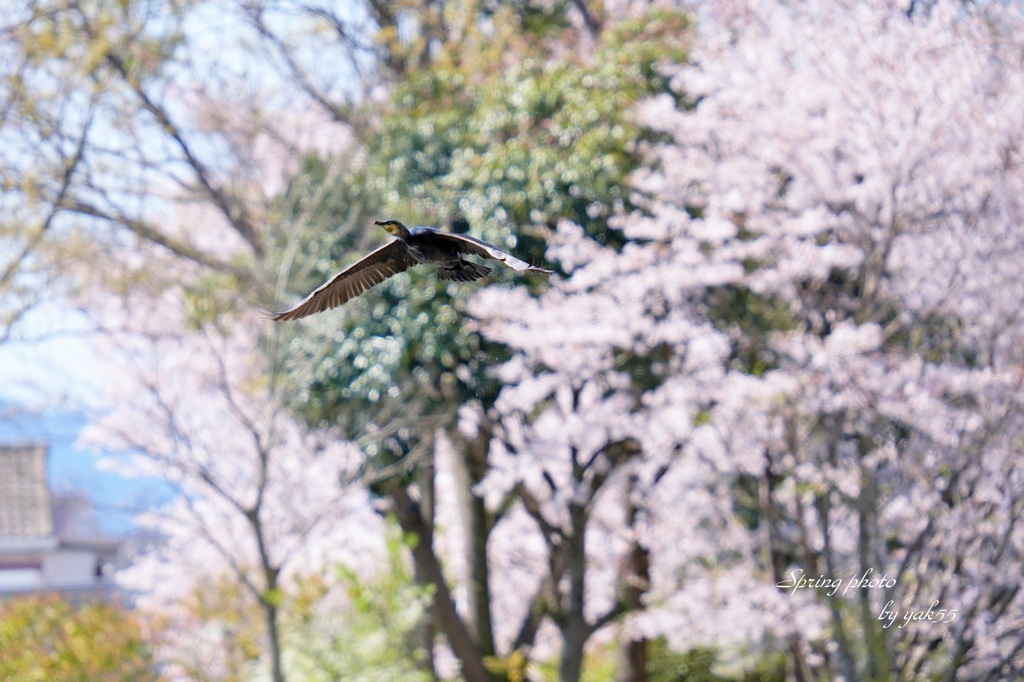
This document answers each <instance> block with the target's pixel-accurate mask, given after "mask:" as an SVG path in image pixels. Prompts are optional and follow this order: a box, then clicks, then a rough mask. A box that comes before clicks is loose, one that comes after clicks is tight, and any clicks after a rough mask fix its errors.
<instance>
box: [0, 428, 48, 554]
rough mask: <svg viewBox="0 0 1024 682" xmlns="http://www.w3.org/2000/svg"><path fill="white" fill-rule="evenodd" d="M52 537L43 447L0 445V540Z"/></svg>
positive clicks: (44, 447) (38, 445) (36, 445)
mask: <svg viewBox="0 0 1024 682" xmlns="http://www.w3.org/2000/svg"><path fill="white" fill-rule="evenodd" d="M52 535H53V514H52V512H51V510H50V491H49V487H48V485H47V481H46V446H45V445H41V444H27V445H0V538H39V537H47V536H52Z"/></svg>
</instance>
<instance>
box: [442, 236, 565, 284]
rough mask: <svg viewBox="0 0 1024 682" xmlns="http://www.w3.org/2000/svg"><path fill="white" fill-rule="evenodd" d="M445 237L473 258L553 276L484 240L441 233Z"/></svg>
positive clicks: (548, 271) (519, 270)
mask: <svg viewBox="0 0 1024 682" xmlns="http://www.w3.org/2000/svg"><path fill="white" fill-rule="evenodd" d="M440 234H442V235H443V236H444V237H446V238H448V239H451V240H453V241H455V242H456V243H457V245H458V247H459V251H461V252H462V253H467V254H469V255H472V256H480V257H481V258H490V259H491V260H497V261H501V262H502V263H504V264H505V265H507V266H509V267H510V268H512V269H513V270H515V271H516V272H528V271H529V272H546V273H548V274H551V270H545V269H544V268H538V267H536V266H534V265H530V264H529V263H527V262H526V261H524V260H519V259H518V258H516V257H515V256H513V255H512V254H511V253H506V252H505V251H502V250H501V249H499V248H498V247H497V246H494V245H493V244H488V243H487V242H485V241H483V240H482V239H477V238H476V237H470V236H469V235H468V234H451V233H449V232H444V233H440Z"/></svg>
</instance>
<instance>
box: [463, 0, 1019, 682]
mask: <svg viewBox="0 0 1024 682" xmlns="http://www.w3.org/2000/svg"><path fill="white" fill-rule="evenodd" d="M699 16H700V17H701V18H702V20H703V23H702V25H701V29H700V31H699V33H698V36H697V39H696V41H695V44H694V51H693V55H692V60H693V66H691V67H687V68H684V69H682V70H680V71H679V72H678V73H677V74H676V75H675V78H676V81H675V82H676V87H677V92H678V96H677V97H675V98H672V97H661V98H660V99H656V100H654V101H652V102H650V103H649V104H647V105H646V106H644V107H643V108H642V109H641V111H640V112H639V115H640V116H641V117H642V120H644V121H645V122H647V123H648V124H650V125H652V126H655V127H657V128H659V129H661V130H663V131H664V132H665V133H666V135H667V137H668V141H667V142H666V143H665V144H662V145H658V146H657V147H655V148H654V149H653V150H652V151H653V152H654V153H655V155H656V160H655V162H654V163H652V165H651V169H650V170H648V171H645V172H641V173H638V174H637V176H636V179H635V186H636V190H637V193H638V194H637V198H636V201H637V202H638V203H640V204H641V205H643V206H644V207H645V209H646V210H645V211H644V212H643V213H640V214H637V215H631V216H627V217H624V218H623V219H622V220H621V221H620V223H619V227H620V228H621V230H622V232H623V235H624V237H625V238H626V240H627V243H626V245H625V246H624V247H623V248H622V249H621V250H616V249H613V248H608V247H604V246H602V245H600V244H598V243H595V242H592V241H590V240H587V239H585V238H584V235H583V233H582V231H581V230H580V229H579V228H578V227H576V226H574V225H572V224H568V223H564V224H562V225H560V226H559V230H558V232H557V234H556V235H555V236H554V239H553V241H552V246H551V249H550V251H549V257H551V258H553V259H555V260H557V261H559V262H561V264H562V268H563V270H564V271H565V272H566V273H567V277H566V279H565V280H563V281H561V282H559V283H558V284H557V285H556V286H554V287H553V288H552V289H551V290H550V291H549V292H547V293H546V294H545V295H543V296H542V297H541V298H540V299H539V300H531V299H529V298H528V297H526V296H525V295H523V293H522V292H505V291H494V290H490V291H486V292H482V293H481V294H479V295H478V296H477V298H476V299H475V301H474V305H473V308H472V310H473V312H474V314H475V315H476V316H477V317H479V318H480V319H481V325H482V328H483V329H484V331H485V333H486V334H487V335H488V336H490V337H492V338H494V339H497V340H500V341H502V342H504V343H507V344H509V345H511V346H513V347H516V348H518V349H519V352H518V354H517V356H516V357H515V358H513V360H512V361H510V362H509V363H508V364H507V365H506V366H505V367H504V368H503V369H502V374H503V378H504V379H505V380H506V381H507V382H508V384H509V386H508V387H507V388H506V389H505V390H504V391H503V393H502V397H501V399H500V400H499V402H498V404H497V408H496V409H498V410H499V411H500V412H502V413H503V414H507V415H513V416H514V415H523V417H522V420H521V421H522V425H521V426H520V427H517V428H516V429H514V430H511V431H510V432H509V433H507V434H498V436H497V437H496V438H495V439H494V440H493V441H492V445H491V448H492V454H493V457H494V467H493V469H492V471H491V472H490V474H489V475H488V478H487V479H486V480H485V481H484V483H483V484H482V487H484V488H485V489H486V490H487V491H488V494H489V495H490V499H491V500H492V504H499V503H500V501H501V500H504V499H506V498H507V496H509V495H510V494H511V493H512V491H515V490H521V489H525V490H526V491H528V493H529V494H528V495H526V496H523V497H522V500H523V502H522V504H523V506H524V508H525V509H526V511H527V512H528V513H529V514H530V516H531V518H533V519H534V521H535V526H536V528H535V532H536V533H537V534H538V535H539V536H540V537H545V538H550V539H549V540H548V541H547V542H548V544H549V546H551V547H552V548H553V549H551V550H549V552H548V555H549V556H551V557H555V556H559V552H558V551H556V550H555V549H554V548H557V547H560V545H561V543H565V542H568V540H567V538H570V537H571V538H573V541H575V542H576V543H578V545H580V546H579V547H577V549H576V550H575V554H576V556H577V557H578V556H581V555H584V554H585V553H586V552H587V551H591V552H593V551H595V549H596V548H597V547H599V548H600V550H597V551H599V552H600V554H601V555H602V556H603V557H604V560H603V561H597V560H593V561H590V562H587V563H586V564H585V566H586V568H585V570H583V571H582V572H580V571H579V570H578V569H577V571H576V573H575V574H572V573H571V572H570V577H569V578H568V579H562V574H561V573H560V571H561V570H566V569H562V568H561V567H560V566H559V565H558V564H557V562H554V561H550V562H549V568H548V570H547V571H546V572H542V573H541V574H539V575H537V576H536V578H535V580H537V581H538V583H540V582H542V581H543V580H549V581H551V582H552V583H553V584H554V585H555V593H556V597H557V599H558V600H560V601H557V602H556V603H561V604H565V605H570V606H573V608H574V609H575V612H574V614H573V615H572V616H570V615H568V614H564V613H563V614H561V615H559V616H556V617H555V622H556V623H558V625H559V629H560V631H561V635H562V640H563V657H564V656H565V655H566V654H567V652H568V650H569V649H571V648H573V647H577V646H581V645H580V644H578V642H579V641H580V635H579V634H578V633H579V632H583V633H586V634H589V632H588V630H589V631H593V630H594V629H595V628H597V627H599V626H601V625H603V624H606V621H605V620H604V616H605V614H613V613H614V611H615V607H614V606H610V604H611V603H612V602H611V597H610V594H611V592H610V591H609V590H608V589H607V588H606V589H604V590H601V589H596V588H595V589H590V590H588V587H591V586H594V585H595V584H602V581H603V584H605V585H609V584H612V583H614V582H615V579H614V578H608V577H605V576H604V575H602V574H606V573H609V572H610V573H612V574H615V573H616V572H617V574H618V576H619V578H618V582H620V584H621V583H622V582H623V579H624V582H625V584H627V585H633V586H635V587H636V586H638V587H639V589H640V591H641V593H642V594H643V598H642V599H640V600H639V605H638V606H637V608H638V609H640V612H639V614H638V615H637V616H635V617H633V618H631V619H629V620H627V624H626V626H625V627H626V628H627V629H628V630H630V631H631V632H632V633H633V636H634V637H636V638H638V639H639V638H642V637H644V636H647V637H652V636H664V637H667V638H668V639H669V641H670V643H671V644H673V645H674V646H676V647H679V648H683V649H685V648H688V647H691V646H694V645H696V644H699V643H714V644H716V645H718V646H720V647H721V646H726V647H732V648H733V650H734V651H738V650H740V649H742V647H744V646H753V645H755V643H761V642H767V643H769V646H772V647H777V648H784V649H785V650H787V651H788V653H789V661H790V662H789V665H790V667H791V674H792V676H793V677H794V678H796V679H810V678H812V677H814V676H817V675H821V674H825V675H826V676H831V677H837V678H839V677H841V678H843V679H889V678H891V677H892V676H893V675H895V676H899V677H916V676H920V675H923V674H928V675H934V676H939V677H942V678H945V679H953V678H954V676H957V675H961V674H967V675H970V676H972V677H978V678H986V677H987V678H1003V677H1005V676H1007V675H1014V674H1019V669H1020V651H1021V647H1022V646H1024V640H1022V639H1021V636H1020V633H1019V631H1018V630H1017V629H1016V626H1015V623H1017V622H1018V619H1019V617H1020V608H1021V597H1020V595H1019V588H1018V587H1017V583H1018V580H1017V576H1019V574H1020V570H1021V567H1022V555H1021V550H1022V549H1024V545H1022V540H1024V536H1022V534H1021V531H1020V528H1019V526H1018V524H1017V523H1016V518H1017V515H1018V513H1019V509H1020V505H1021V504H1022V503H1024V488H1022V487H1021V482H1022V481H1021V478H1020V468H1019V464H1018V463H1017V460H1018V459H1019V458H1018V457H1016V453H1015V450H1014V447H1013V443H1014V442H1017V440H1018V439H1019V426H1018V424H1019V423H1020V419H1019V417H1020V409H1021V405H1020V400H1019V397H1018V396H1019V394H1020V383H1021V373H1020V371H1019V369H1018V367H1019V361H1020V357H1019V353H1020V349H1021V345H1020V342H1021V337H1020V331H1021V330H1020V325H1019V322H1018V317H1019V315H1018V312H1017V307H1018V306H1017V301H1019V300H1020V294H1021V291H1020V287H1021V284H1020V281H1019V278H1018V277H1016V276H1015V275H1014V271H1015V265H1014V263H1016V262H1019V259H1020V256H1021V253H1020V249H1021V246H1022V243H1021V239H1020V237H1019V234H1018V233H1019V230H1018V229H1016V226H1018V225H1019V224H1020V220H1021V217H1022V201H1021V197H1022V196H1024V193H1022V190H1024V171H1022V166H1021V139H1022V138H1024V115H1022V114H1021V111H1024V108H1022V107H1021V102H1022V97H1024V84H1022V82H1021V81H1020V79H1019V78H1016V77H1015V74H1017V73H1019V70H1020V67H1021V56H1020V55H1021V45H1022V37H1024V34H1022V28H1024V24H1022V21H1021V18H1020V16H1019V14H1018V13H1016V12H1015V11H1014V10H1012V9H1010V8H1007V7H1004V6H1001V5H993V6H988V5H987V6H985V7H984V8H974V9H969V10H968V9H965V8H964V7H963V6H962V5H960V4H958V3H941V2H940V3H932V4H930V5H929V6H928V7H927V9H921V10H916V11H911V12H909V14H908V12H907V11H906V7H896V6H894V5H892V3H886V2H870V3H818V2H800V3H775V2H729V3H717V4H715V5H714V6H710V5H709V6H708V7H706V8H704V9H703V10H702V11H701V12H700V13H699ZM626 444H628V445H629V447H628V448H627V449H626V450H625V452H621V451H620V452H618V453H616V454H614V455H613V454H611V453H610V452H609V450H610V449H611V448H612V447H613V446H619V447H620V448H621V447H623V446H625V445H626ZM597 482H600V483H601V486H602V488H603V490H604V491H605V493H604V495H603V496H602V495H601V494H600V491H598V493H599V494H595V490H596V487H595V484H596V483H597ZM613 490H617V491H619V494H618V496H617V497H618V499H615V498H616V495H614V494H611V491H613ZM531 498H533V499H535V500H536V504H535V505H531V504H530V503H529V500H530V499H531ZM531 506H532V507H533V508H532V509H531V508H530V507H531ZM605 509H610V510H614V511H604V510H605ZM612 518H614V519H615V522H614V523H610V522H609V519H612ZM604 536H608V537H609V538H618V540H619V541H618V542H617V543H615V542H609V541H605V540H604ZM584 539H585V540H586V542H584ZM570 544H571V543H570ZM631 546H632V547H633V549H634V550H638V554H636V555H634V554H633V552H630V547H631ZM570 553H571V552H570ZM630 556H642V557H643V560H642V561H635V560H634V561H633V562H632V567H631V568H622V567H624V566H628V565H629V564H630V563H631V562H629V561H626V560H625V558H627V557H630ZM608 557H614V558H613V559H612V560H609V559H608ZM616 564H617V565H618V566H619V567H620V568H619V569H618V570H617V571H616V570H615V569H611V570H609V566H612V567H614V566H615V565H616ZM794 571H795V572H796V575H798V576H804V575H806V576H808V577H809V578H811V579H812V581H813V580H814V579H819V578H820V579H822V580H829V581H832V580H837V579H841V580H842V583H843V584H842V589H839V590H836V591H833V590H832V589H831V588H830V587H829V586H828V585H822V584H821V582H822V580H818V583H817V584H815V585H814V586H813V587H810V588H807V589H797V587H796V584H794V585H793V586H792V587H793V589H788V590H787V589H785V587H786V586H787V585H789V583H790V582H793V583H797V582H798V581H797V580H795V579H793V576H794ZM865 575H868V576H869V578H870V577H871V576H874V577H876V578H879V579H882V580H881V584H879V583H875V584H870V581H869V580H868V581H864V584H863V585H861V584H860V583H857V584H856V585H855V586H854V587H853V588H850V589H847V588H849V587H850V582H851V580H852V578H853V577H854V576H856V577H858V578H861V577H863V576H865ZM869 584H870V586H869ZM776 586H778V587H776ZM620 594H621V593H620ZM620 603H621V602H620ZM930 605H931V607H930ZM929 608H931V611H930V612H929ZM731 609H735V610H736V612H737V613H738V614H742V617H739V618H730V617H727V616H726V615H725V614H727V613H728V612H729V610H731ZM940 609H942V610H944V611H943V613H942V616H941V617H939V616H937V613H938V612H939V611H940ZM887 610H888V611H890V612H892V613H895V615H896V617H898V618H899V619H900V620H898V621H895V622H896V625H891V624H890V623H889V622H888V621H887V620H886V618H885V617H883V614H884V613H885V612H886V611H887ZM954 611H955V615H953V614H954ZM556 613H557V610H556ZM904 619H906V620H904ZM938 621H946V622H944V623H941V624H940V623H939V622H938ZM737 622H738V623H740V626H739V627H737V626H736V625H735V623H737ZM900 624H902V625H903V627H900ZM730 643H732V644H730ZM564 660H565V659H564V658H563V663H564ZM573 672H574V671H573V670H570V669H567V668H565V667H563V675H569V674H572V673H573ZM570 679H571V678H570Z"/></svg>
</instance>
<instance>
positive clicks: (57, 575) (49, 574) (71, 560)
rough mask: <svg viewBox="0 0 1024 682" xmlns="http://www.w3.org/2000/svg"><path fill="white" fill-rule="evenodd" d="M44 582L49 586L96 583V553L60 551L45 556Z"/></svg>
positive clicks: (76, 550)
mask: <svg viewBox="0 0 1024 682" xmlns="http://www.w3.org/2000/svg"><path fill="white" fill-rule="evenodd" d="M43 580H44V581H45V582H46V584H47V585H48V586H54V587H60V586H62V585H85V584H92V583H95V582H96V553H95V552H93V551H90V550H87V549H63V548H61V549H58V550H57V551H55V552H51V553H49V554H45V555H44V556H43Z"/></svg>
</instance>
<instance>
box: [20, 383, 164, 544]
mask: <svg viewBox="0 0 1024 682" xmlns="http://www.w3.org/2000/svg"><path fill="white" fill-rule="evenodd" d="M83 426H85V417H84V416H82V415H81V414H74V413H69V412H58V411H48V412H42V413H39V412H35V411H29V410H26V409H24V408H21V407H19V406H17V405H12V404H10V403H0V443H3V444H12V443H26V442H42V443H46V444H47V445H48V446H49V461H48V475H49V479H50V488H51V490H58V491H59V490H68V489H75V490H80V491H82V492H84V493H86V494H87V495H88V496H89V499H90V500H91V501H92V503H93V505H94V506H95V507H96V513H97V520H98V521H99V523H100V527H101V528H102V529H103V531H104V532H106V533H110V534H113V535H119V534H123V533H126V532H128V531H131V530H132V529H133V527H134V524H133V521H132V517H133V516H134V514H135V513H136V512H137V511H140V510H143V509H149V508H152V507H154V506H157V505H159V504H161V503H163V502H165V501H167V500H168V499H169V497H170V494H171V489H170V488H169V487H168V486H167V484H165V483H163V482H162V481H159V480H157V479H144V478H125V477H123V476H120V475H118V474H116V473H114V472H111V471H105V470H101V469H99V468H98V467H97V461H98V457H97V456H96V455H95V454H93V453H91V452H89V451H87V450H83V449H79V448H78V447H76V445H75V443H76V441H77V439H78V434H79V433H80V432H81V430H82V427H83Z"/></svg>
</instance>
